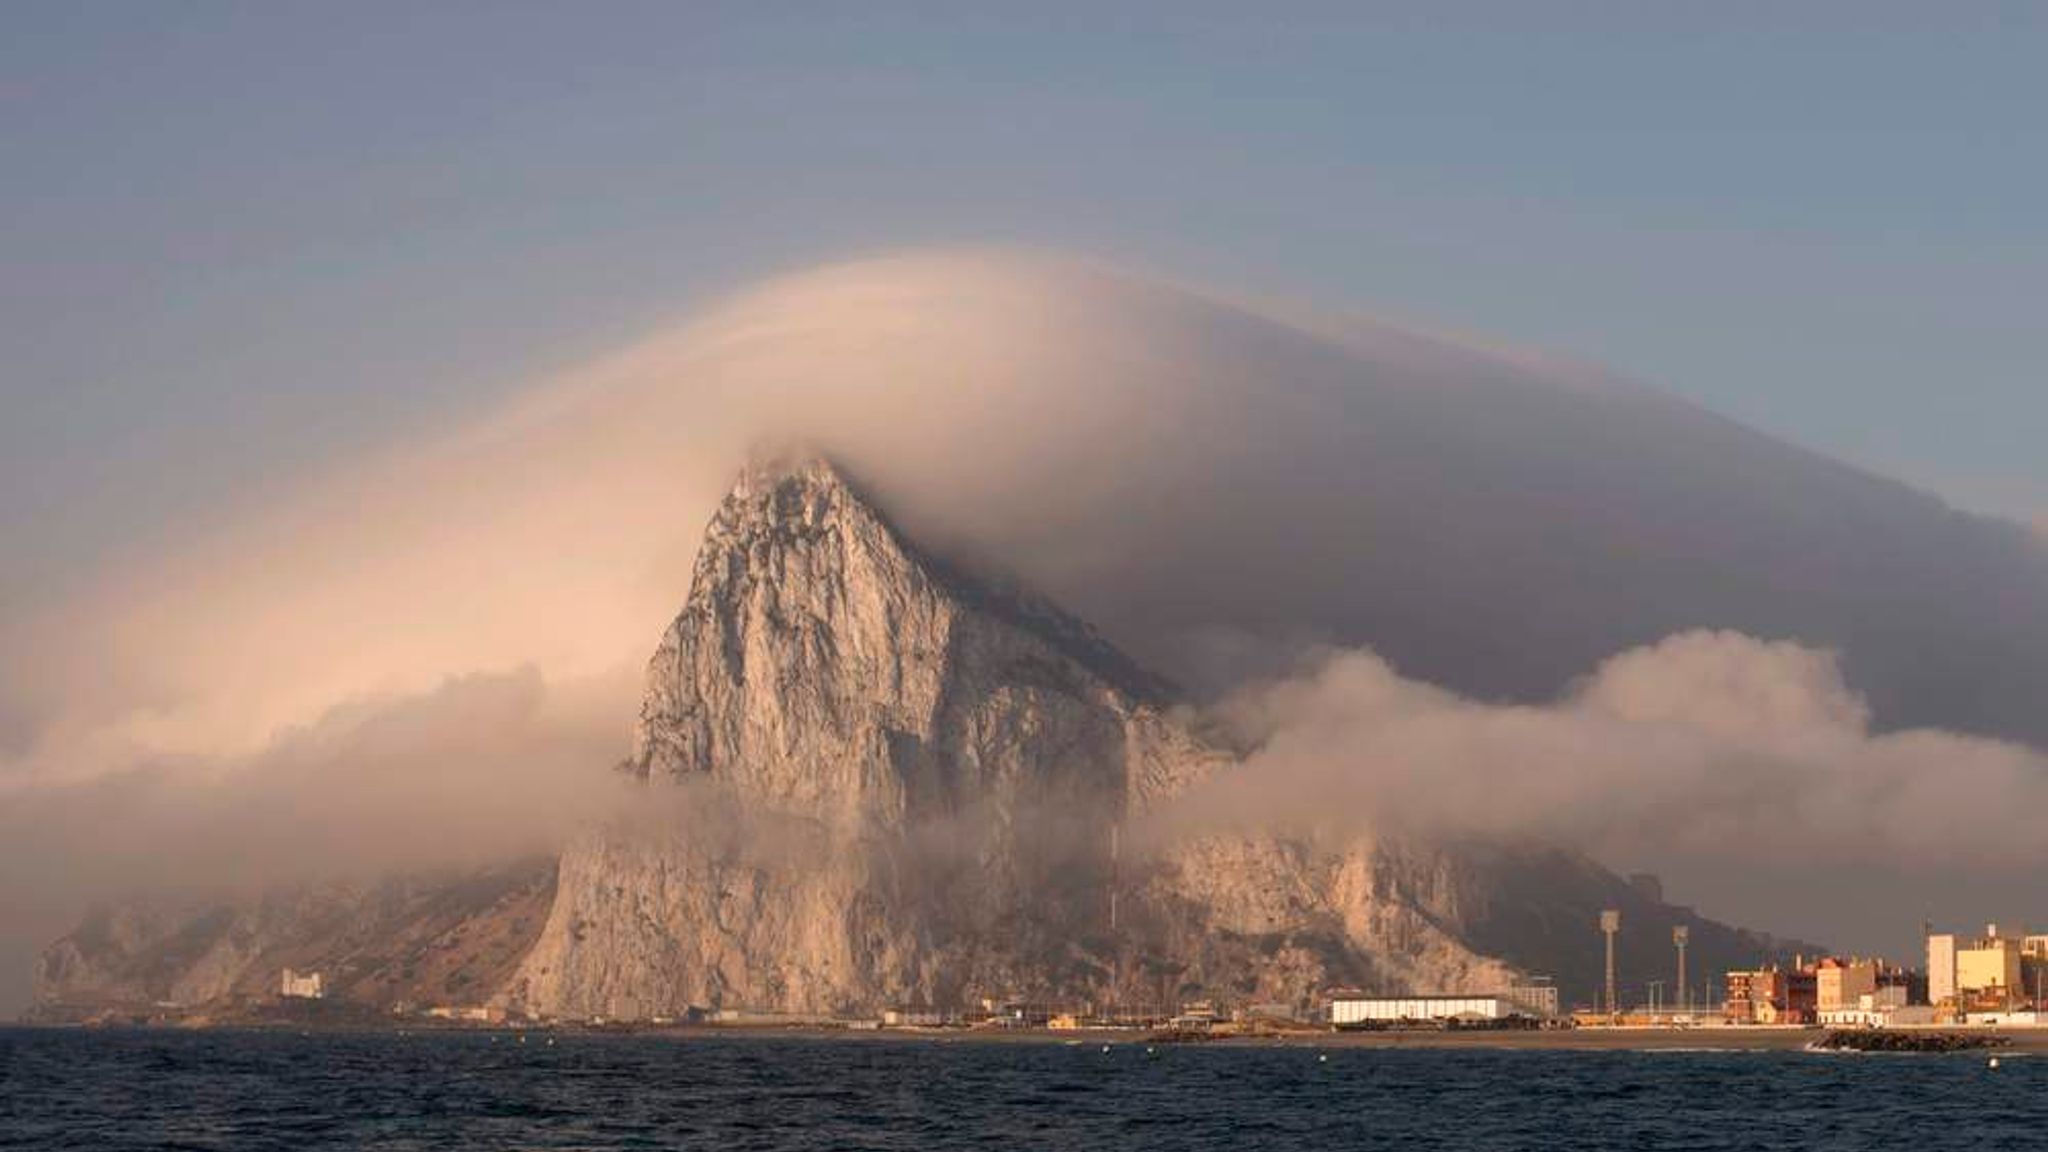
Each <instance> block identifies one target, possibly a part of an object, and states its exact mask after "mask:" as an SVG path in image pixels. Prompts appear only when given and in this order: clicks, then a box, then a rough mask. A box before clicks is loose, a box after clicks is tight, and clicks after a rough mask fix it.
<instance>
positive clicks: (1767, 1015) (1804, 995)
mask: <svg viewBox="0 0 2048 1152" xmlns="http://www.w3.org/2000/svg"><path fill="white" fill-rule="evenodd" d="M1819 1001H1820V991H1819V976H1818V973H1817V971H1816V969H1815V968H1814V967H1812V966H1809V965H1807V964H1804V963H1800V964H1795V965H1793V966H1792V967H1791V968H1780V967H1778V966H1777V965H1775V964H1772V965H1769V966H1767V967H1763V968H1751V969H1738V970H1736V971H1733V972H1730V973H1728V974H1727V976H1726V995H1725V996H1724V997H1723V998H1722V1005H1721V1015H1722V1018H1723V1019H1724V1020H1726V1021H1727V1022H1728V1023H1730V1024H1811V1023H1813V1022H1814V1019H1815V1017H1816V1015H1817V1013H1818V1012H1819V1007H1820V1004H1819Z"/></svg>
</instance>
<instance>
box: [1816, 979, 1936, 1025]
mask: <svg viewBox="0 0 2048 1152" xmlns="http://www.w3.org/2000/svg"><path fill="white" fill-rule="evenodd" d="M1816 1018H1817V1019H1818V1020H1819V1021H1820V1022H1821V1023H1822V1024H1825V1025H1827V1026H1828V1027H1830V1028H1900V1027H1911V1026H1913V1025H1927V1024H1932V1023H1934V1009H1933V1007H1931V1006H1930V1005H1926V1004H1908V1003H1906V990H1905V989H1904V988H1901V987H1898V986H1897V985H1887V986H1885V987H1883V988H1879V989H1878V990H1877V991H1875V992H1865V993H1863V994H1862V995H1860V996H1858V997H1857V998H1856V1003H1855V1004H1854V1005H1843V1006H1840V1007H1835V1008H1822V1009H1820V1010H1819V1012H1818V1013H1816Z"/></svg>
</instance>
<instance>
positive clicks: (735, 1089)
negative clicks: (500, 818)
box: [0, 1030, 2048, 1150]
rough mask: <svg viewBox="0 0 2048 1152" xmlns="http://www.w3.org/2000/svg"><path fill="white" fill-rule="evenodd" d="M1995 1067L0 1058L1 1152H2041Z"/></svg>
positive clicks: (56, 1041)
mask: <svg viewBox="0 0 2048 1152" xmlns="http://www.w3.org/2000/svg"><path fill="white" fill-rule="evenodd" d="M1322 1056H1326V1057H1327V1060H1324V1059H1319V1057H1322ZM2002 1064H2003V1067H2001V1068H1999V1069H1997V1070H1995V1071H1994V1070H1991V1069H1989V1068H1988V1067H1987V1066H1986V1058H1985V1056H1984V1055H1982V1054H1976V1055H1956V1056H1830V1055H1817V1054H1807V1053H1761V1052H1737V1053H1712V1052H1673V1053H1584V1052H1526V1051H1516V1052H1508V1051H1462V1050H1461V1051H1424V1050H1398V1051H1374V1050H1368V1049H1362V1048H1334V1047H1333V1048H1328V1049H1324V1050H1322V1051H1320V1052H1319V1051H1317V1050H1315V1049H1312V1048H1302V1047H1297V1048H1265V1049H1252V1048H1219V1047H1170V1048H1169V1047H1162V1048H1159V1049H1158V1050H1157V1051H1156V1052H1155V1053H1152V1054H1149V1055H1148V1054H1147V1052H1146V1049H1145V1046H1144V1045H1143V1044H1142V1043H1121V1044H1116V1045H1114V1046H1113V1047H1111V1049H1110V1050H1109V1051H1107V1052H1104V1051H1103V1050H1102V1046H1101V1044H1100V1043H1092V1044H1088V1045H1085V1046H1079V1047H1068V1046H1064V1045H1058V1044H1000V1043H997V1044H989V1043H974V1042H970V1041H957V1042H943V1043H941V1042H922V1041H906V1042H897V1041H892V1040H864V1041H817V1040H797V1039H780V1038H730V1039H728V1038H707V1039H668V1038H653V1037H623V1036H618V1037H608V1036H563V1037H560V1038H558V1039H557V1040H556V1043H555V1044H554V1046H552V1047H549V1046H547V1045H546V1044H545V1043H544V1040H543V1038H542V1037H541V1036H539V1035H538V1034H535V1035H533V1036H530V1037H529V1039H528V1041H527V1043H525V1044H524V1045H521V1044H519V1043H518V1042H517V1041H516V1038H515V1037H511V1036H499V1037H497V1038H495V1039H494V1038H493V1037H492V1036H490V1035H485V1034H445V1033H444V1034H426V1035H420V1034H414V1035H409V1036H399V1035H396V1034H390V1035H371V1036H355V1035H313V1036H301V1035H298V1034H296V1033H289V1034H259V1033H194V1034H182V1033H150V1032H55V1031H23V1030H7V1031H0V1147H4V1148H10V1149H13V1148H34V1149H61V1148H90V1149H143V1148H147V1149H244V1148H260V1149H271V1148H274V1149H294V1150H298V1149H341V1148H375V1149H443V1148H494V1149H495V1148H503V1149H549V1148H578V1149H616V1148H714V1149H749V1148H817V1149H862V1148H873V1149H927V1148H939V1149H943V1148H1133V1149H1143V1148H1160V1149H1202V1148H1485V1149H1494V1148H1560V1149H1603V1148H1688V1149H1709V1148H1713V1149H1719V1148H1731V1149H1733V1148H1741V1149H1774V1148H1842V1149H1861V1148H1908V1149H1933V1148H1983V1149H2026V1148H2048V1057H2029V1056H2006V1057H2003V1058H2002Z"/></svg>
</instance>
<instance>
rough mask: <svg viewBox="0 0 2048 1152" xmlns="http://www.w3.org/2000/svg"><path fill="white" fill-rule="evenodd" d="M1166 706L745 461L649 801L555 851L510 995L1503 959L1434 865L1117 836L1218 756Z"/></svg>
mask: <svg viewBox="0 0 2048 1152" xmlns="http://www.w3.org/2000/svg"><path fill="white" fill-rule="evenodd" d="M1170 699H1171V696H1170V690H1169V689H1168V688H1167V686H1165V685H1163V684H1161V683H1160V682H1158V681H1157V680H1155V679H1153V678H1151V677H1149V676H1148V675H1146V674H1145V673H1144V672H1143V671H1141V670H1140V669H1138V668H1137V667H1136V666H1134V665H1133V664H1132V663H1131V662H1130V661H1129V660H1127V659H1125V658H1124V657H1123V656H1121V655H1120V654H1119V653H1117V652H1116V651H1115V650H1114V649H1113V648H1112V647H1110V646H1109V645H1108V644H1107V643H1106V642H1104V641H1103V640H1102V639H1101V638H1100V637H1099V636H1097V635H1096V634H1095V633H1094V632H1093V631H1092V630H1090V629H1089V628H1088V627H1087V626H1086V625H1084V624H1082V623H1081V622H1079V621H1077V620H1075V619H1073V618H1072V617H1070V616H1068V615H1066V614H1065V613H1063V612H1061V611H1060V610H1059V609H1057V608H1056V607H1054V606H1052V605H1050V604H1048V603H1046V602H1044V601H1043V600H1040V599H1038V598H1036V597H1034V596H1031V595H1030V594H1028V593H1025V592H1022V591H1020V590H1017V589H1015V588H1011V587H1007V586H1005V585H1003V584H1002V583H1000V582H998V581H994V580H990V579H985V578H982V577H978V576H976V575H974V574H971V573H968V572H966V571H963V570H962V569H960V568H959V567H958V566H956V565H953V564H950V563H948V562H945V561H942V560H939V559H937V558H935V557H933V556H932V555H930V554H928V553H926V552H924V551H923V550H922V549H920V548H919V547H918V546H917V545H915V544H914V543H912V542H910V541H908V540H907V539H905V538H904V537H903V535H902V534H901V533H900V532H898V531H897V530H896V528H895V527H894V526H893V525H891V524H890V523H889V521H888V520H887V519H886V518H885V517H884V516H883V515H882V514H881V513H880V512H879V511H877V510H876V508H875V507H874V505H873V504H872V503H871V502H869V501H868V500H867V499H865V498H864V497H863V495H862V494H861V493H860V491H859V490H858V489H857V488H856V487H855V486H854V485H852V484H850V483H848V481H847V480H846V479H845V478H844V477H843V476H841V475H840V474H839V473H838V472H837V471H836V470H835V469H834V468H833V467H832V466H831V465H830V464H828V463H825V462H823V461H818V460H803V461H798V462H795V463H788V464H778V465H765V466H758V467H756V468H754V469H751V470H750V471H749V472H748V473H747V474H746V475H745V476H744V477H743V478H742V479H741V480H740V482H739V484H738V485H737V486H736V487H735V488H734V490H733V491H732V493H731V495H730V496H729V497H728V498H727V499H726V501H725V502H724V504H723V506H722V507H721V508H720V510H719V512H718V514H717V516H716V518H715V519H714V521H713V523H712V525H711V528H710V531H709V532H708V534H707V536H706V538H705V540H704V543H703V546H702V549H701V551H700V552H699V556H698V562H697V569H696V573H695V576H694V580H693V585H692V589H691V593H690V597H689V601H688V603H687V604H686V605H685V607H684V608H683V610H682V612H681V614H680V615H678V617H677V618H676V620H675V623H674V624H673V625H672V626H671V627H670V628H669V629H668V631H667V633H666V634H665V636H664V637H663V639H662V642H661V645H660V647H659V648H658V650H657V651H656V653H655V656H654V659H653V661H652V663H651V665H650V667H649V670H648V684H647V691H646V703H645V706H644V708H643V711H642V715H641V721H640V728H639V736H638V741H637V747H636V750H635V753H634V756H633V757H632V759H631V760H630V761H629V763H628V765H627V769H628V770H629V771H631V772H633V773H635V774H637V775H639V776H641V777H643V778H645V779H646V780H647V781H648V786H649V788H650V790H651V799H650V803H651V804H652V805H654V806H655V807H656V808H657V809H661V808H662V807H663V806H664V805H667V809H666V810H667V811H668V813H669V815H667V816H665V817H663V818H660V819H655V820H651V821H649V822H648V823H647V824H644V825H642V826H640V827H637V828H635V829H631V830H627V829H619V828H614V829H608V830H605V831H602V832H596V833H592V834H590V835H588V836H586V837H584V838H583V839H582V840H580V841H579V842H578V843H577V844H575V845H574V846H572V847H571V848H570V850H569V851H568V852H567V853H565V855H564V858H563V860H562V865H561V878H560V887H559V892H558V896H557V899H556V903H555V907H554V911H553V914H552V915H551V916H550V918H549V922H548V925H547V928H546V929H545V930H544V931H543V932H542V934H541V938H540V942H539V944H538V945H537V946H536V947H535V949H534V951H533V953H532V955H531V956H529V958H528V959H527V962H526V963H525V964H524V965H523V967H522V969H521V971H520V974H519V977H518V978H517V979H516V980H515V981H514V982H513V985H512V987H511V988H510V989H509V991H508V999H509V1000H511V1001H512V1002H513V1003H514V1004H515V1005H518V1006H523V1007H526V1008H528V1009H530V1010H533V1011H538V1012H543V1013H548V1014H562V1015H585V1014H601V1015H606V1016H612V1017H623V1018H631V1017H635V1016H645V1015H653V1014H662V1013H669V1012H675V1011H679V1010H680V1009H682V1008H683V1007H685V1006H689V1005H696V1006H714V1007H715V1006H745V1007H749V1008H764V1009H782V1010H790V1011H835V1010H872V1009H875V1008H879V1007H882V1006H885V1005H889V1004H937V1005H949V1004H958V1003H962V1002H963V1001H967V1000H969V999H972V998H974V997H978V996H982V995H991V996H1004V995H1031V996H1042V997H1062V998H1065V997H1072V998H1088V999H1094V1000H1097V1001H1104V1000H1112V999H1113V1000H1119V1001H1125V1002H1130V1001H1137V1000H1147V1001H1152V1002H1158V1001H1159V1000H1161V999H1162V998H1164V999H1172V998H1173V997H1175V996H1177V995H1178V994H1179V992H1180V991H1181V989H1182V988H1183V987H1184V986H1185V987H1186V988H1188V989H1195V988H1201V989H1206V990H1212V991H1219V992H1221V991H1227V992H1230V993H1232V994H1241V995H1246V996H1256V997H1258V998H1260V999H1271V1000H1283V1001H1292V1000H1302V999H1305V998H1306V997H1307V996H1308V995H1309V994H1310V993H1311V992H1313V991H1314V990H1315V989H1317V988H1319V987H1321V986H1323V985H1324V984H1327V983H1329V982H1333V981H1342V982H1346V983H1364V984H1376V985H1387V986H1429V987H1441V988H1463V987H1486V988H1494V987H1499V986H1501V985H1503V984H1504V983H1505V982H1506V980H1507V978H1508V969H1507V968H1506V966H1505V965H1503V964H1501V963H1499V962H1497V961H1494V960H1490V959H1487V958H1484V957H1481V956H1479V955H1477V954H1476V953H1474V952H1473V951H1471V950H1470V949H1468V948H1467V947H1465V946H1464V945H1463V944H1461V943H1460V942H1459V941H1458V939H1457V936H1456V933H1455V928H1456V925H1457V924H1458V923H1459V915H1460V909H1461V908H1462V907H1463V906H1464V905H1465V904H1466V903H1468V902H1469V897H1468V896H1467V894H1466V893H1465V892H1464V891H1463V890H1462V886H1463V884H1464V883H1465V881H1466V879H1467V877H1465V876H1464V875H1463V874H1462V873H1461V872H1460V871H1459V870H1458V869H1457V868H1456V866H1455V862H1454V861H1452V860H1450V859H1449V858H1448V857H1431V856H1426V855H1423V856H1410V855H1405V854H1400V853H1395V852H1392V851H1389V850H1386V849H1383V848H1381V847H1379V846H1376V845H1374V844H1372V843H1369V842H1363V841H1360V842H1352V843H1347V844H1343V845H1339V846H1336V847H1334V848H1333V847H1327V846H1324V847H1312V846H1309V845H1304V844H1296V843H1289V842H1284V841H1280V840H1276V839H1271V838H1262V837H1239V836H1232V837H1210V838H1206V839H1201V840H1195V841H1189V842H1182V843H1176V844H1173V845H1171V846H1168V847H1165V848H1162V849H1159V850H1157V851H1153V852H1148V853H1146V854H1145V855H1144V856H1142V857H1140V856H1139V855H1138V854H1137V853H1135V852H1131V853H1121V854H1119V853H1117V852H1115V851H1114V849H1113V841H1114V840H1115V839H1116V829H1119V828H1121V827H1125V826H1128V825H1129V823H1130V822H1131V821H1132V820H1133V819H1135V818H1137V817H1140V816H1142V815H1143V813H1144V812H1146V811H1147V810H1148V809H1150V808H1151V807H1152V806H1154V805H1156V804H1158V803H1160V802H1161V801H1163V800H1165V799H1168V798H1170V797H1172V796H1174V795H1175V794H1177V793H1179V792H1180V791H1181V790H1183V789H1185V788H1186V787H1188V786H1189V785H1191V784H1192V783H1194V782H1196V781H1198V780H1200V779H1203V778H1204V777H1206V776H1207V775H1209V774H1210V773H1212V772H1215V771H1218V770H1220V769H1222V768H1223V767H1225V766H1227V765H1228V764H1229V763H1230V762H1231V759H1232V757H1231V754H1230V752H1229V751H1228V750H1227V749H1224V748H1221V747H1218V746H1216V745H1214V744H1213V743H1212V742H1210V741H1208V740H1206V739H1205V738H1204V737H1203V736H1202V735H1201V734H1200V733H1199V732H1198V731H1197V730H1196V728H1195V726H1193V725H1192V724H1191V723H1189V722H1188V720H1187V718H1186V716H1185V715H1184V714H1183V713H1182V712H1181V711H1180V710H1178V709H1176V708H1174V707H1173V706H1172V705H1171V704H1170ZM1112 893H1114V895H1115V903H1116V905H1117V911H1116V922H1115V924H1114V928H1112V923H1111V909H1110V906H1111V903H1112V900H1111V896H1112Z"/></svg>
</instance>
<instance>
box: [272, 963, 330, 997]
mask: <svg viewBox="0 0 2048 1152" xmlns="http://www.w3.org/2000/svg"><path fill="white" fill-rule="evenodd" d="M277 994H278V995H280V996H282V997H284V998H285V999H287V1000H318V999H320V998H321V997H323V996H325V995H327V988H326V985H325V983H324V982H323V981H322V980H321V979H320V974H319V973H318V972H294V971H292V970H291V969H290V968H287V969H285V970H284V977H283V978H282V979H281V980H279V981H278V990H277Z"/></svg>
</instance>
